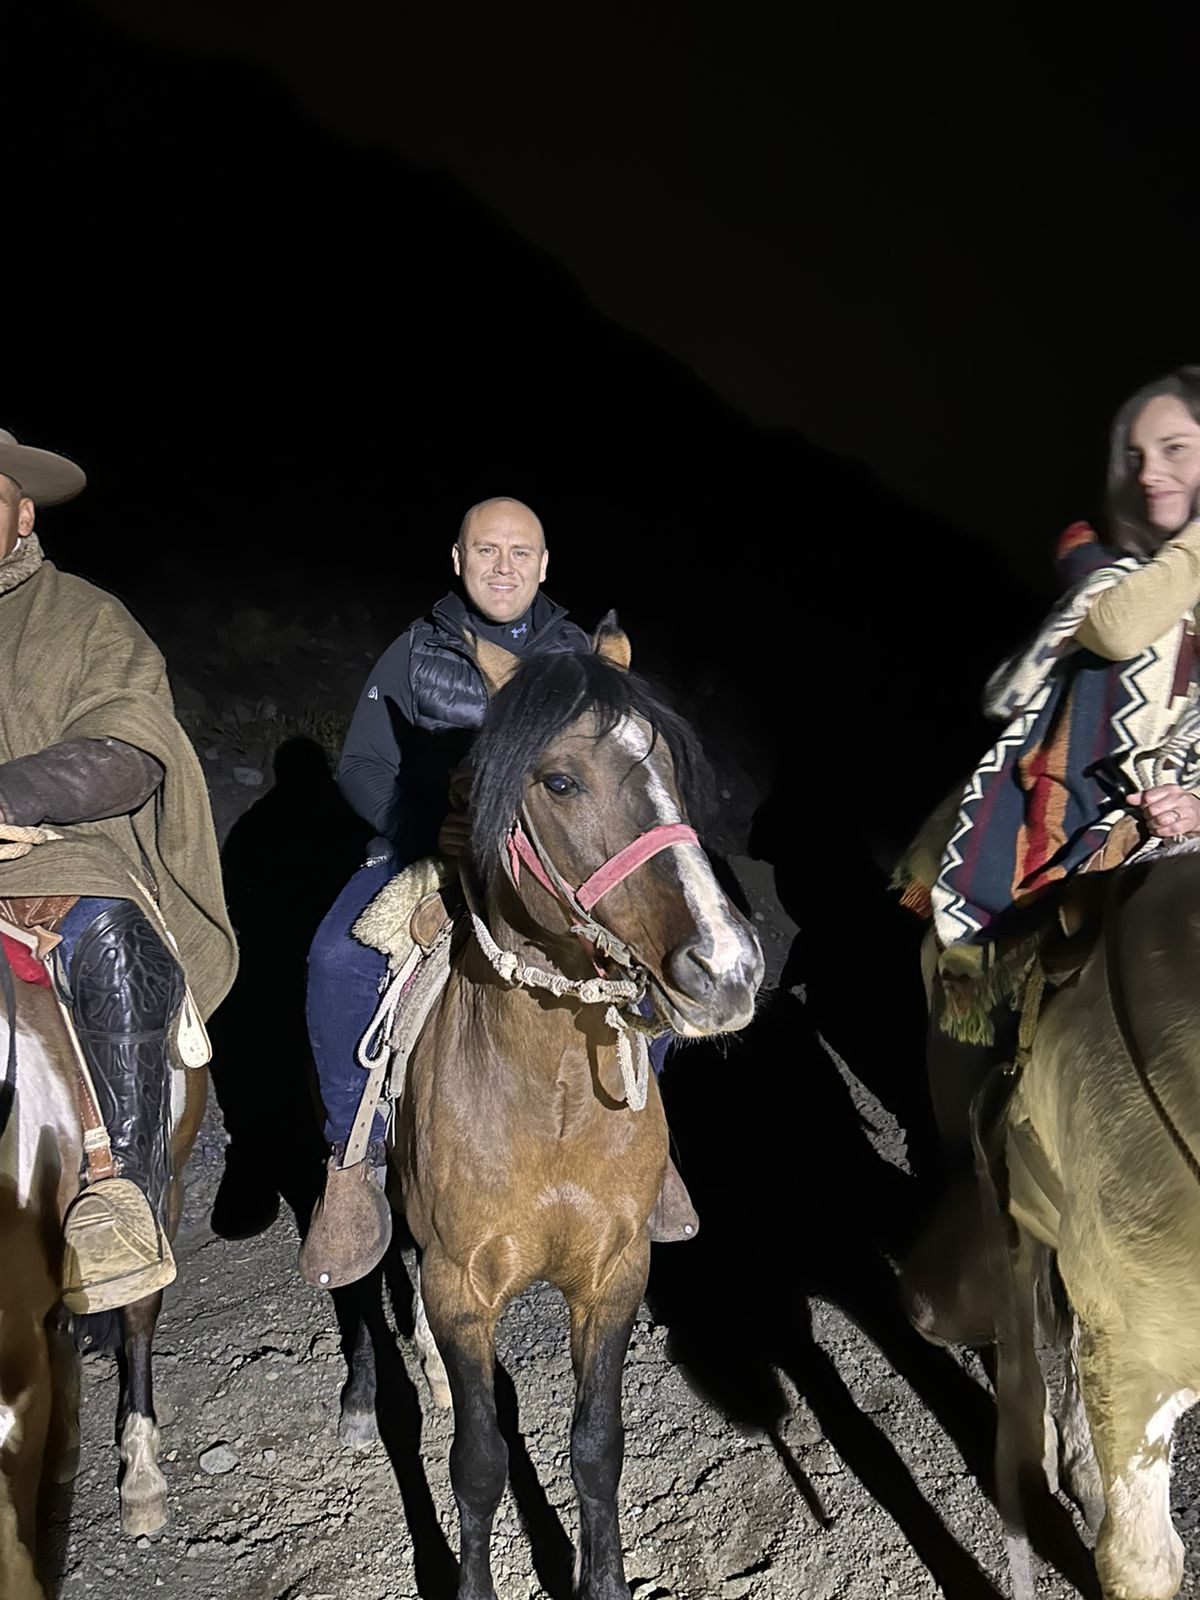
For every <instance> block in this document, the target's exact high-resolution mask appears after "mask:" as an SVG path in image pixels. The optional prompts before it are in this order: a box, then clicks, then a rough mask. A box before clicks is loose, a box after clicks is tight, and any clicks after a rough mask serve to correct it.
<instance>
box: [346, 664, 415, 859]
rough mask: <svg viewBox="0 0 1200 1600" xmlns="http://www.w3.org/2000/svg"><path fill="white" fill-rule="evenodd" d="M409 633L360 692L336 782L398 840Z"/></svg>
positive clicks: (408, 715)
mask: <svg viewBox="0 0 1200 1600" xmlns="http://www.w3.org/2000/svg"><path fill="white" fill-rule="evenodd" d="M408 657H409V635H408V634H407V633H402V634H401V635H400V637H399V638H398V639H397V640H396V641H395V642H394V643H393V644H391V645H389V646H388V648H387V649H386V650H385V651H384V653H383V655H382V656H380V658H379V661H378V662H377V663H376V665H375V668H374V670H373V671H372V673H371V675H370V677H369V678H368V679H367V681H366V683H365V684H364V685H363V691H362V693H361V694H360V695H359V697H358V705H357V706H356V707H355V709H354V716H353V717H352V718H351V721H350V730H349V732H348V733H347V734H346V743H345V745H344V746H343V748H342V759H341V761H340V762H339V763H338V775H337V776H338V788H339V789H340V790H341V791H342V794H343V796H344V797H345V799H346V801H347V802H348V804H349V805H351V806H352V807H353V808H354V810H355V811H357V812H358V814H359V816H360V817H362V818H363V820H364V821H365V822H368V823H370V825H371V827H373V828H374V829H375V832H376V833H377V834H378V835H379V836H380V837H381V838H383V839H389V840H394V839H395V837H396V833H397V829H398V826H399V822H400V817H399V814H398V808H399V803H400V786H399V784H398V782H397V778H398V776H399V773H400V743H399V740H398V738H397V736H396V719H397V717H399V718H401V719H402V720H403V721H404V722H411V721H412V689H411V687H410V685H409V681H408Z"/></svg>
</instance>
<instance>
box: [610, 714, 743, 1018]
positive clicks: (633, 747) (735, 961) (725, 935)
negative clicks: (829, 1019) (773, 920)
mask: <svg viewBox="0 0 1200 1600" xmlns="http://www.w3.org/2000/svg"><path fill="white" fill-rule="evenodd" d="M613 737H614V738H615V739H616V741H617V743H618V744H619V745H620V746H621V748H622V749H623V750H624V751H626V752H627V754H628V755H629V756H630V757H631V758H632V759H633V760H634V761H637V762H640V763H641V770H642V772H643V774H644V775H645V779H646V791H647V794H648V795H649V797H650V803H651V805H652V806H653V807H654V816H655V821H656V822H657V823H659V824H667V825H669V824H671V823H675V822H682V821H683V820H684V818H683V814H682V812H681V811H680V809H679V806H678V803H677V802H676V800H675V799H674V797H673V796H672V794H671V792H670V790H669V789H668V788H667V786H666V784H665V783H664V782H663V779H662V777H661V775H660V774H659V773H658V772H656V771H655V770H654V768H653V767H652V766H651V764H650V763H649V762H648V761H646V760H645V757H646V756H647V755H648V754H649V751H650V734H649V731H648V730H647V728H646V727H645V726H644V725H643V724H642V723H640V722H637V721H634V720H633V719H632V718H628V717H627V718H626V719H625V720H624V721H623V722H622V723H621V724H620V726H619V727H617V728H616V729H614V732H613ZM670 849H671V851H672V852H673V856H672V859H673V860H674V862H675V865H676V868H677V870H678V872H679V881H680V884H681V886H682V888H683V895H684V899H685V900H686V901H687V907H688V910H689V911H690V912H691V913H692V917H693V919H694V921H695V923H696V926H697V928H698V929H699V930H700V932H701V933H702V934H703V935H704V936H705V942H706V943H707V944H708V945H709V947H710V951H711V953H710V954H709V956H708V957H707V960H708V963H709V966H710V968H711V970H712V972H713V975H714V976H715V977H727V976H730V975H736V974H738V973H740V972H743V971H745V970H746V969H747V967H748V966H749V965H750V964H751V963H752V962H753V960H754V958H755V957H756V956H758V954H759V952H758V948H757V945H758V941H757V940H756V939H755V938H754V936H753V934H750V933H748V932H747V930H746V929H745V928H744V927H743V926H742V925H741V923H739V922H737V921H736V920H735V919H734V918H733V917H731V916H730V914H729V901H728V900H727V899H726V896H725V893H724V891H723V889H722V888H721V886H720V884H719V883H718V882H717V879H716V875H715V874H714V872H713V869H712V867H711V866H710V864H709V860H708V857H707V856H706V855H705V854H704V851H703V849H702V848H701V847H700V846H699V845H698V844H675V845H671V846H670ZM748 1010H752V1004H751V1007H749V1008H748Z"/></svg>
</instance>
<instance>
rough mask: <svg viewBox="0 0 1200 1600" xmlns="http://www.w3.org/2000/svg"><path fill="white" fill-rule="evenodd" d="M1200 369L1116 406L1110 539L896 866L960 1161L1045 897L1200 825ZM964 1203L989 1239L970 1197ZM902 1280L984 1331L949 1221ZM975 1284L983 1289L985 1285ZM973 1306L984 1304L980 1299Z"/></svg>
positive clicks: (1078, 562)
mask: <svg viewBox="0 0 1200 1600" xmlns="http://www.w3.org/2000/svg"><path fill="white" fill-rule="evenodd" d="M1198 505H1200V367H1183V368H1181V369H1179V370H1178V371H1176V372H1173V373H1170V374H1169V375H1168V376H1167V377H1165V378H1161V379H1159V380H1158V381H1156V382H1154V383H1150V384H1147V385H1146V386H1145V388H1143V389H1140V390H1139V391H1138V392H1137V394H1135V395H1133V396H1131V397H1130V399H1129V400H1127V401H1126V402H1125V404H1124V405H1123V406H1122V407H1121V409H1120V411H1118V413H1117V415H1116V417H1115V419H1114V421H1113V428H1112V437H1111V444H1110V454H1109V474H1108V506H1107V520H1108V525H1109V532H1108V541H1109V542H1108V543H1107V544H1104V543H1102V542H1101V541H1100V539H1099V538H1098V537H1097V535H1096V534H1095V533H1094V532H1093V530H1092V529H1091V528H1090V527H1089V526H1087V524H1085V523H1076V524H1074V525H1073V526H1072V527H1070V528H1068V529H1067V531H1066V532H1065V533H1064V534H1063V536H1062V538H1061V539H1060V540H1059V544H1058V550H1057V565H1058V567H1059V570H1060V573H1061V575H1062V577H1063V580H1064V587H1065V593H1064V596H1063V598H1062V600H1061V601H1060V602H1059V603H1058V605H1057V606H1056V607H1055V608H1054V610H1053V611H1052V612H1051V614H1050V616H1049V617H1048V618H1047V619H1046V621H1045V622H1044V623H1043V625H1042V627H1041V628H1040V629H1039V631H1038V633H1037V636H1036V637H1035V639H1034V640H1033V642H1032V644H1030V645H1029V646H1027V647H1025V648H1023V649H1021V650H1019V651H1018V652H1017V653H1016V654H1015V655H1014V656H1012V657H1010V658H1009V659H1008V660H1007V661H1006V662H1004V663H1003V664H1002V666H1001V667H1000V668H999V669H998V670H997V671H996V672H995V673H994V674H993V676H992V678H991V680H990V681H989V683H988V686H987V691H986V695H985V708H986V710H987V712H988V714H989V715H990V716H992V717H994V718H996V719H998V720H1000V721H1002V722H1003V723H1004V729H1003V732H1002V733H1001V734H1000V737H999V738H998V739H997V740H996V742H995V743H994V744H993V745H992V747H991V749H990V750H989V751H988V752H987V754H986V755H985V756H984V758H983V760H982V761H981V762H980V763H979V765H978V766H977V767H976V769H975V771H974V772H973V773H972V774H971V776H970V778H969V780H968V781H967V783H966V785H965V786H964V787H963V788H962V789H961V790H958V791H956V792H955V793H954V794H953V795H952V796H951V797H950V798H949V800H948V801H947V802H946V803H945V804H944V805H942V806H941V807H939V810H938V812H937V813H935V815H934V817H932V818H930V820H929V822H928V823H927V824H926V825H925V828H924V829H923V830H922V832H921V835H920V836H919V837H918V839H917V840H916V842H915V843H914V845H913V846H912V847H911V848H910V850H909V851H908V852H907V854H906V856H905V857H904V858H903V859H902V861H901V863H900V866H899V867H898V869H897V874H896V883H897V886H898V887H900V888H902V889H903V890H904V902H905V904H907V905H909V906H911V907H912V908H913V909H915V910H917V911H919V912H921V913H922V914H923V915H925V916H927V917H929V918H931V921H932V927H931V929H930V933H929V936H928V937H927V939H926V943H925V948H924V952H923V955H924V963H923V964H924V967H925V974H926V979H927V985H928V991H929V1005H930V1017H931V1030H930V1050H929V1077H930V1089H931V1093H932V1097H933V1102H934V1110H935V1113H936V1116H937V1121H938V1127H939V1132H940V1135H941V1140H942V1145H943V1150H944V1153H945V1156H946V1160H947V1164H948V1166H949V1167H950V1169H951V1172H952V1173H953V1172H954V1171H955V1170H958V1171H959V1172H961V1171H962V1170H963V1168H964V1167H966V1166H967V1165H969V1160H970V1129H969V1108H970V1104H971V1100H972V1097H973V1095H974V1093H975V1091H976V1089H977V1088H978V1087H979V1085H980V1083H981V1082H982V1081H983V1079H984V1078H985V1077H986V1075H987V1074H988V1072H989V1071H990V1070H991V1068H992V1066H993V1065H994V1064H995V1063H996V1061H997V1060H1004V1059H1007V1058H1009V1057H1010V1056H1011V1050H1012V1047H1013V1045H1014V1044H1015V1031H1016V1018H1015V1014H1014V1006H1015V1004H1016V1001H1017V997H1018V995H1019V994H1020V992H1021V989H1022V986H1023V982H1024V976H1025V973H1026V972H1027V971H1028V967H1029V959H1030V948H1031V947H1030V937H1031V936H1032V937H1037V936H1038V935H1039V930H1040V929H1042V928H1044V927H1045V926H1046V924H1047V911H1048V908H1047V905H1046V896H1047V893H1048V891H1051V890H1055V889H1057V888H1060V886H1061V884H1062V882H1063V880H1064V879H1066V878H1069V877H1072V876H1073V875H1074V874H1076V873H1078V872H1081V871H1089V870H1095V869H1097V868H1105V867H1110V866H1115V865H1117V864H1119V863H1120V862H1122V861H1125V860H1128V859H1130V858H1131V857H1133V856H1134V855H1141V854H1143V853H1148V852H1150V851H1152V850H1156V849H1159V848H1161V847H1162V845H1163V843H1164V842H1169V841H1176V840H1179V839H1181V838H1184V837H1186V836H1187V835H1189V834H1200V660H1198V655H1197V649H1198V640H1197V623H1196V611H1197V607H1198V606H1200V517H1198V516H1197V509H1198ZM956 1194H957V1205H956V1206H953V1205H952V1206H950V1207H948V1208H947V1210H946V1211H945V1212H944V1213H943V1223H944V1222H945V1219H946V1217H947V1216H953V1218H954V1226H955V1229H956V1230H957V1231H958V1233H959V1235H960V1239H961V1240H962V1241H963V1242H964V1244H965V1242H966V1241H967V1240H969V1238H970V1236H971V1235H972V1234H973V1232H974V1227H975V1222H974V1219H973V1215H972V1212H973V1207H972V1205H971V1203H970V1191H969V1190H966V1189H963V1188H959V1189H958V1190H957V1191H956ZM917 1257H918V1259H917V1260H916V1261H915V1262H914V1261H910V1263H909V1268H908V1271H907V1273H906V1276H907V1277H908V1284H909V1298H910V1305H911V1306H912V1307H913V1313H914V1320H915V1321H916V1322H917V1325H918V1326H919V1327H921V1328H922V1331H925V1332H927V1333H930V1334H931V1335H932V1336H936V1337H938V1338H941V1339H944V1340H952V1339H958V1338H965V1337H969V1336H972V1335H974V1336H978V1337H983V1336H985V1335H986V1333H987V1332H988V1329H987V1327H986V1326H983V1325H981V1326H976V1327H972V1326H971V1324H972V1323H986V1317H984V1316H983V1315H982V1312H981V1307H982V1306H983V1303H984V1297H983V1296H982V1294H975V1295H974V1296H973V1295H972V1293H971V1292H970V1290H969V1286H968V1288H967V1293H966V1297H965V1300H964V1293H963V1291H964V1285H965V1283H966V1280H965V1279H964V1277H963V1274H962V1273H961V1272H959V1273H958V1281H957V1284H956V1286H955V1287H956V1292H957V1306H956V1308H955V1310H954V1313H953V1314H951V1313H950V1312H949V1311H947V1309H946V1307H947V1297H946V1296H945V1295H944V1294H939V1293H938V1292H935V1290H934V1289H932V1288H931V1287H930V1283H931V1276H930V1274H932V1279H933V1280H936V1279H937V1278H938V1277H939V1275H940V1277H941V1279H942V1283H943V1287H945V1286H946V1284H945V1272H946V1269H947V1268H950V1269H951V1270H952V1271H956V1270H957V1268H958V1266H959V1264H960V1263H961V1261H962V1259H963V1254H962V1252H961V1251H956V1250H955V1249H954V1248H953V1246H952V1244H951V1241H950V1239H949V1238H948V1237H947V1233H946V1228H945V1226H942V1227H941V1228H935V1229H934V1230H932V1231H931V1233H930V1234H929V1235H928V1236H927V1239H926V1241H925V1244H924V1246H923V1247H920V1248H919V1250H918V1252H917ZM975 1287H976V1288H977V1289H978V1288H979V1285H976V1286H975ZM967 1301H973V1304H970V1305H968V1304H966V1302H967Z"/></svg>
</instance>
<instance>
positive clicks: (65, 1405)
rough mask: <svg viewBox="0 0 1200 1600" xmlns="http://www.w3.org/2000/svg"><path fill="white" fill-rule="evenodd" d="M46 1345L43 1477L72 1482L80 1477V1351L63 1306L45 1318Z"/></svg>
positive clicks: (52, 1481)
mask: <svg viewBox="0 0 1200 1600" xmlns="http://www.w3.org/2000/svg"><path fill="white" fill-rule="evenodd" d="M46 1347H47V1350H48V1352H49V1356H50V1392H51V1402H50V1428H49V1432H48V1433H47V1435H46V1477H47V1478H48V1479H49V1480H50V1482H51V1483H72V1482H73V1481H74V1480H75V1479H76V1478H77V1477H78V1476H79V1448H80V1446H79V1376H80V1374H79V1351H78V1349H77V1348H76V1346H75V1337H74V1334H73V1332H72V1329H71V1318H70V1315H69V1314H68V1312H67V1311H66V1310H65V1308H64V1307H63V1306H56V1307H55V1309H54V1310H53V1311H52V1312H51V1313H50V1315H49V1316H48V1317H47V1318H46Z"/></svg>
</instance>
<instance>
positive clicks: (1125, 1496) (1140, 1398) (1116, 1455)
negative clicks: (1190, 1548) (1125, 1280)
mask: <svg viewBox="0 0 1200 1600" xmlns="http://www.w3.org/2000/svg"><path fill="white" fill-rule="evenodd" d="M1079 1376H1080V1379H1081V1382H1082V1386H1083V1398H1084V1403H1085V1405H1086V1407H1087V1414H1088V1417H1089V1419H1090V1421H1091V1425H1092V1438H1093V1441H1094V1443H1095V1446H1096V1456H1097V1459H1098V1461H1099V1464H1100V1477H1101V1481H1102V1485H1103V1493H1104V1503H1105V1512H1104V1520H1103V1521H1102V1522H1101V1524H1100V1533H1099V1537H1098V1538H1097V1540H1096V1569H1097V1571H1098V1573H1099V1575H1100V1584H1101V1587H1102V1588H1103V1590H1104V1600H1173V1597H1174V1596H1175V1595H1177V1594H1178V1593H1179V1588H1180V1585H1181V1584H1182V1582H1183V1541H1182V1540H1181V1539H1180V1537H1179V1535H1178V1533H1177V1532H1176V1531H1175V1526H1174V1524H1173V1523H1172V1521H1171V1437H1172V1434H1173V1433H1174V1430H1175V1424H1176V1422H1177V1421H1178V1419H1179V1418H1180V1417H1181V1416H1182V1415H1183V1413H1184V1412H1185V1411H1186V1410H1187V1408H1188V1407H1189V1406H1190V1405H1191V1404H1192V1402H1193V1401H1194V1400H1195V1398H1196V1397H1195V1395H1194V1394H1193V1393H1192V1392H1191V1391H1190V1390H1182V1391H1180V1390H1178V1389H1177V1387H1176V1385H1175V1384H1174V1383H1172V1382H1171V1381H1170V1380H1168V1379H1166V1378H1164V1377H1161V1376H1159V1375H1157V1374H1156V1373H1155V1372H1154V1370H1153V1366H1152V1363H1151V1361H1150V1359H1149V1358H1148V1356H1147V1353H1146V1351H1145V1350H1144V1349H1143V1348H1140V1347H1139V1342H1138V1340H1137V1338H1136V1336H1134V1335H1131V1334H1130V1332H1129V1331H1128V1329H1120V1330H1119V1331H1118V1332H1116V1333H1110V1332H1109V1331H1107V1330H1102V1329H1095V1328H1089V1327H1088V1326H1087V1325H1086V1324H1084V1325H1082V1326H1081V1328H1080V1338H1079Z"/></svg>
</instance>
